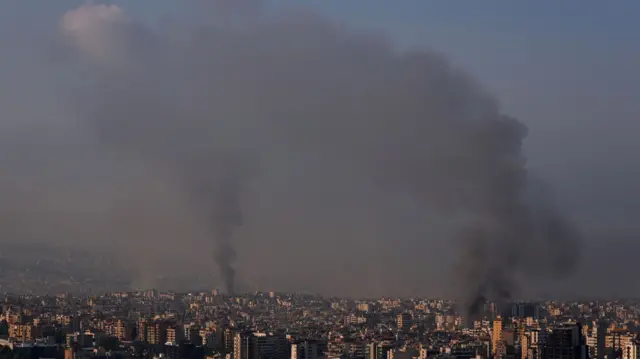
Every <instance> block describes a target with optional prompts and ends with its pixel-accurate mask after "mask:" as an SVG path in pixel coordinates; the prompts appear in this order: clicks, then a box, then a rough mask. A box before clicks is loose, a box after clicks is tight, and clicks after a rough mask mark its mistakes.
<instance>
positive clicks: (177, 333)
mask: <svg viewBox="0 0 640 359" xmlns="http://www.w3.org/2000/svg"><path fill="white" fill-rule="evenodd" d="M183 339H184V330H180V328H178V327H175V326H173V327H169V328H167V343H172V344H180V342H181V341H182V340H183Z"/></svg>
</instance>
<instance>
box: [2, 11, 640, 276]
mask: <svg viewBox="0 0 640 359" xmlns="http://www.w3.org/2000/svg"><path fill="white" fill-rule="evenodd" d="M83 3H84V1H76V0H60V1H35V0H34V1H26V0H9V1H7V2H6V3H5V4H3V5H4V6H3V11H1V12H0V43H2V44H3V46H2V47H0V57H4V56H5V55H7V56H8V55H9V54H12V55H15V56H17V59H20V58H21V57H28V56H29V55H28V54H29V53H28V52H25V51H23V50H25V49H26V48H28V46H25V44H26V43H28V42H29V41H36V42H37V41H38V38H39V37H41V36H43V35H42V34H43V33H44V34H47V33H53V32H54V31H53V30H52V29H56V27H57V26H58V22H59V21H60V19H61V17H62V16H63V15H64V14H65V13H66V12H67V11H68V10H70V9H73V8H75V7H77V6H78V5H80V4H83ZM110 3H115V4H118V5H119V6H120V7H122V8H123V9H124V10H125V11H126V12H127V13H129V14H131V15H132V16H133V17H134V18H136V19H139V20H142V21H143V22H145V23H146V24H147V25H149V26H151V27H155V26H160V25H159V24H162V23H167V22H170V21H171V19H173V18H179V19H180V21H184V20H185V19H186V20H187V21H191V20H190V19H193V20H192V21H198V19H197V18H196V17H194V12H193V11H190V10H192V6H196V5H194V4H196V3H197V2H196V1H194V2H192V3H190V5H185V4H187V2H177V1H170V0H153V1H124V0H121V1H112V2H110ZM292 4H294V5H304V6H308V7H311V8H314V9H316V10H317V11H319V12H321V13H324V14H326V15H328V16H329V17H331V18H333V19H335V20H337V21H340V22H342V23H344V24H345V25H347V26H348V27H354V28H372V29H379V30H381V31H382V32H384V33H386V34H387V35H388V36H390V37H391V38H392V39H393V40H394V41H395V42H396V44H398V45H400V46H402V47H406V48H429V49H433V50H435V51H438V52H442V53H444V54H445V55H446V56H447V57H449V58H450V59H451V61H452V62H453V63H454V64H455V65H457V66H460V67H462V68H464V69H466V70H468V71H469V72H470V73H472V74H473V75H474V76H475V77H476V78H478V79H479V80H480V81H481V82H482V83H483V85H485V86H486V87H488V88H489V89H490V90H491V91H492V92H493V93H494V94H495V95H496V96H497V98H498V100H499V101H500V103H501V105H502V106H503V109H504V110H505V111H506V112H508V113H509V114H510V115H513V116H515V117H517V118H518V119H519V120H520V121H522V122H524V123H525V124H526V125H527V126H528V127H529V135H528V137H527V139H526V142H525V154H526V156H527V157H528V159H529V168H530V169H532V170H533V171H535V174H536V175H537V176H540V177H542V178H544V179H545V181H547V182H549V183H550V184H551V185H552V186H553V187H554V190H555V192H556V197H557V199H558V202H559V205H560V206H561V207H564V208H566V212H567V213H568V215H569V216H571V217H573V218H574V219H576V220H577V221H578V223H579V224H580V226H581V227H582V228H583V229H585V231H586V232H588V234H589V236H588V237H589V239H588V241H587V245H588V246H591V247H593V248H599V247H598V246H605V245H606V243H607V241H610V240H615V239H617V238H625V240H623V241H621V242H618V241H616V243H618V244H616V245H615V246H613V245H612V246H611V247H612V248H613V249H611V251H610V252H606V255H607V256H608V257H607V258H606V259H605V263H606V266H611V267H612V268H611V270H612V271H614V273H623V272H624V271H626V270H628V269H629V268H628V267H625V266H623V265H617V266H616V265H614V264H611V262H622V263H625V262H626V261H627V260H629V259H630V258H628V257H626V256H628V255H629V254H626V253H627V252H633V251H635V246H636V245H635V243H634V242H633V241H634V240H636V239H637V238H638V233H640V224H639V223H638V220H637V218H638V217H639V216H640V165H638V163H640V158H639V157H640V155H639V154H638V153H639V150H640V145H638V144H637V140H636V137H637V134H638V133H639V132H640V119H639V118H640V101H638V99H640V45H639V43H638V41H637V34H638V33H639V32H640V23H638V21H637V19H638V18H640V3H638V2H633V1H626V2H602V1H596V0H585V1H567V2H557V1H528V2H512V1H506V0H504V1H498V0H495V1H492V0H486V1H477V2H464V3H463V2H452V1H420V0H414V1H410V0H406V1H402V2H389V1H382V0H368V1H366V2H355V1H340V0H318V1H292V0H291V1H285V0H282V1H275V0H274V1H272V4H271V6H273V8H274V9H279V8H281V7H285V6H289V5H292ZM18 29H19V32H16V30H18ZM6 61H9V60H6ZM0 63H1V61H0ZM43 71H44V70H43ZM0 75H2V76H4V78H0V80H6V79H9V78H11V74H10V71H6V69H5V71H1V70H0ZM0 90H2V91H7V90H6V88H2V89H0ZM14 90H15V91H17V92H20V91H24V92H26V91H31V89H23V88H20V86H16V87H15V88H14ZM0 93H2V92H0ZM0 100H1V99H0ZM597 252H598V251H596V250H592V251H591V253H597ZM601 253H604V252H601ZM587 257H588V258H595V254H593V255H592V257H589V256H587ZM587 262H588V261H587Z"/></svg>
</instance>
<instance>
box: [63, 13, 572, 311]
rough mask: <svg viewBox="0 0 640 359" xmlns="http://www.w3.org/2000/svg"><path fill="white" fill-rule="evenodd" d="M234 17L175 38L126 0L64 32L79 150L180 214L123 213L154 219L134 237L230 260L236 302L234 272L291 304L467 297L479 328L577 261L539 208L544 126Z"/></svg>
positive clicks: (554, 220)
mask: <svg viewBox="0 0 640 359" xmlns="http://www.w3.org/2000/svg"><path fill="white" fill-rule="evenodd" d="M233 9H234V7H225V16H224V17H225V21H221V20H220V19H218V18H216V17H215V16H213V17H212V18H211V19H209V21H207V22H203V23H198V24H185V23H181V22H180V21H174V22H170V23H167V24H168V25H166V26H165V27H147V26H145V25H144V24H142V23H140V22H137V21H135V19H132V18H130V17H129V16H128V15H127V14H126V13H125V12H124V11H123V10H122V9H120V8H119V7H117V6H115V5H109V6H107V5H83V6H81V7H79V8H77V9H75V10H71V11H69V12H67V13H66V14H65V15H64V17H63V18H62V19H61V22H60V26H61V34H62V36H61V37H62V39H63V41H62V42H63V43H64V44H63V45H64V46H61V47H60V49H61V51H62V52H65V51H66V52H65V54H66V56H64V57H61V58H62V59H63V60H62V61H60V63H59V64H58V66H59V67H60V68H61V69H60V73H64V74H66V75H65V76H67V81H65V82H63V83H59V87H58V88H57V91H58V92H59V93H60V94H61V95H60V96H61V97H63V98H64V104H65V106H66V109H67V110H68V112H69V113H72V114H73V118H74V119H75V121H76V122H75V126H77V128H81V129H82V131H81V133H82V134H81V135H78V136H79V137H81V138H84V139H86V140H87V141H88V142H91V141H93V142H92V145H93V146H94V147H95V148H96V151H98V152H100V153H101V154H102V155H105V156H106V154H108V155H109V156H111V157H110V158H116V159H115V160H113V161H114V165H113V166H112V167H111V168H112V169H113V172H114V173H117V174H118V176H122V174H123V173H130V172H131V171H132V168H136V167H137V166H138V165H139V168H136V171H135V173H136V175H135V176H133V177H134V178H135V183H137V184H141V186H142V187H141V188H144V183H145V181H154V182H156V183H162V186H161V187H162V190H158V191H157V192H153V193H154V195H153V196H151V197H146V196H142V195H141V194H136V193H135V192H136V191H132V192H126V193H128V195H130V196H132V197H134V198H136V196H137V198H138V199H137V200H138V201H139V202H141V203H146V202H148V201H149V199H148V198H154V200H158V196H160V197H161V198H164V197H163V196H166V198H170V200H167V201H166V203H167V204H168V205H169V204H171V203H174V204H175V208H176V212H175V216H176V218H177V219H176V223H175V224H171V225H170V226H169V224H167V223H166V221H164V220H163V219H162V218H167V217H160V216H158V220H157V221H155V222H154V221H153V218H154V216H156V212H155V211H156V209H154V206H152V205H148V206H145V207H144V208H145V209H144V213H136V212H135V211H132V210H131V209H129V210H127V205H123V206H120V207H118V206H116V207H113V206H110V207H109V208H110V210H109V211H108V213H111V214H112V213H113V211H115V212H117V213H118V210H119V209H120V210H125V211H126V216H125V217H127V218H137V216H142V215H144V216H145V218H149V222H145V223H137V224H135V225H134V226H133V227H131V226H130V227H127V228H128V229H126V230H125V229H122V231H118V233H123V232H124V233H127V232H129V233H134V232H135V233H136V235H135V236H133V235H131V234H129V235H128V236H127V238H130V239H129V240H130V241H132V243H133V242H136V243H138V242H139V243H141V244H140V247H141V248H156V247H157V248H163V246H165V245H166V244H167V243H173V244H174V245H175V246H176V247H179V248H182V249H183V250H184V251H186V252H188V253H192V254H193V255H194V256H196V255H198V254H200V252H202V251H205V250H206V251H208V252H213V253H214V254H213V258H214V260H215V262H216V264H217V266H218V268H219V272H220V275H221V276H222V277H223V282H224V285H225V286H226V289H227V290H228V291H229V292H234V291H236V288H235V286H236V278H235V275H236V270H237V271H238V273H239V274H240V273H244V275H246V276H248V275H251V274H253V275H255V274H258V273H259V274H260V275H261V276H262V277H261V278H260V279H259V280H260V281H261V284H260V285H261V286H270V287H272V288H276V289H283V290H290V289H297V290H313V291H320V292H326V293H330V294H350V295H381V294H398V295H401V294H422V293H441V294H442V293H444V294H454V293H455V294H457V295H458V296H459V298H460V299H461V300H462V301H463V302H464V303H465V305H466V309H467V311H468V312H469V314H471V315H475V314H477V312H478V311H479V309H480V307H481V303H483V302H484V301H485V299H493V300H502V301H506V300H509V299H510V298H512V297H514V296H517V295H518V292H519V289H518V287H517V285H516V284H517V283H518V282H519V281H520V280H523V279H526V278H532V277H542V278H546V279H551V278H553V277H555V276H557V275H558V274H560V273H563V272H566V271H568V270H570V269H571V268H572V267H573V266H574V262H575V261H574V259H575V256H574V252H573V248H575V246H574V244H575V241H577V240H578V235H577V234H576V232H575V230H574V229H573V228H572V227H571V226H570V225H569V224H567V221H566V220H565V219H564V218H563V217H562V216H561V215H560V214H558V210H556V208H555V207H554V206H553V204H552V203H551V202H550V201H548V200H547V199H546V198H544V196H541V195H540V194H539V193H538V194H535V195H531V180H530V178H529V176H528V174H527V169H526V161H525V158H524V156H523V154H522V151H521V147H522V141H523V140H524V138H525V137H526V135H527V129H526V128H525V126H524V125H523V124H522V123H520V122H519V121H517V120H516V119H514V118H512V117H510V116H508V115H506V114H504V113H502V112H501V110H500V107H499V105H498V103H497V101H496V100H495V99H494V98H493V96H491V95H490V94H489V93H487V91H485V89H484V88H483V87H482V86H481V85H480V84H478V83H477V82H476V81H475V80H474V79H473V78H472V77H471V76H469V75H468V74H466V73H465V72H464V71H462V70H460V69H458V68H455V67H454V66H452V65H451V63H450V62H449V61H448V60H447V59H446V58H445V57H444V56H442V55H441V54H437V53H434V52H429V51H417V50H415V51H399V50H398V49H396V48H395V46H394V44H393V43H392V42H390V41H388V40H387V39H385V38H384V37H381V36H378V35H374V34H370V33H367V32H358V31H354V30H348V29H346V28H344V27H342V26H340V25H338V24H334V23H332V22H330V21H328V20H326V19H324V18H322V17H320V16H317V15H315V14H313V13H309V12H305V11H299V10H292V11H288V12H279V13H276V14H273V13H268V12H264V13H256V12H255V11H250V12H248V11H244V10H240V11H239V14H238V15H237V16H240V17H242V18H243V19H244V20H247V21H228V20H229V17H231V16H234V14H233V12H234V10H233ZM122 158H126V159H127V163H128V164H127V166H124V165H121V164H120V163H119V160H118V159H122ZM95 161H99V160H98V158H97V157H95ZM94 165H95V166H98V167H99V165H98V164H94ZM114 176H115V175H114ZM125 177H127V178H129V177H128V176H125ZM121 180H122V179H121ZM125 183H133V182H127V181H125ZM136 188H137V187H136ZM111 191H112V192H111V193H122V190H121V189H120V188H119V187H117V186H112V188H111ZM143 192H144V191H140V193H143ZM544 193H545V194H547V193H548V191H547V190H546V189H545V190H544ZM120 196H122V194H121V195H120ZM93 205H94V206H97V204H95V203H93ZM101 212H102V211H101ZM117 213H116V214H117ZM121 215H122V214H121ZM112 224H113V225H114V226H115V228H123V227H122V222H120V221H116V222H113V223H112ZM201 225H202V227H201ZM149 226H150V227H153V226H156V227H157V228H155V229H154V232H153V233H152V235H149V234H148V232H147V230H148V229H149V228H148V227H149ZM142 228H144V230H142ZM169 228H170V229H173V231H174V232H173V233H175V236H173V235H172V236H169V235H165V234H163V232H168V230H167V229H169ZM177 228H180V230H177ZM185 228H191V230H189V231H187V230H184V229H185ZM194 228H196V229H197V230H196V229H194ZM111 231H113V229H111ZM201 231H202V232H203V233H206V234H202V233H201ZM138 234H140V235H138ZM142 243H144V244H142ZM158 251H160V250H158ZM154 255H155V254H154ZM198 258H200V257H198ZM436 261H440V262H437V265H430V264H429V262H434V263H436ZM193 262H195V260H193ZM452 262H453V263H452ZM191 264H192V263H190V262H187V261H185V262H182V267H183V268H188V267H189V266H190V265H191ZM444 265H446V266H447V267H445V268H450V267H448V266H449V265H453V266H454V267H452V268H455V270H454V271H453V272H454V273H455V277H454V278H453V279H451V278H449V277H443V276H442V275H439V274H438V273H441V271H438V270H434V269H435V268H440V267H442V266H444ZM398 278H404V279H403V280H398ZM451 283H453V284H451ZM443 288H444V289H443Z"/></svg>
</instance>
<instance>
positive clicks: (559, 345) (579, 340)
mask: <svg viewBox="0 0 640 359" xmlns="http://www.w3.org/2000/svg"><path fill="white" fill-rule="evenodd" d="M587 357H588V355H587V347H586V343H585V340H584V338H583V336H582V331H581V330H580V325H578V324H568V325H564V326H560V327H556V328H553V330H552V331H551V333H549V335H548V336H547V340H546V342H545V343H544V344H541V345H540V358H541V359H586V358H587Z"/></svg>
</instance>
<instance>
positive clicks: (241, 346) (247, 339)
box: [233, 332, 252, 359]
mask: <svg viewBox="0 0 640 359" xmlns="http://www.w3.org/2000/svg"><path fill="white" fill-rule="evenodd" d="M251 337H252V333H251V332H237V333H235V334H234V337H233V359H250V354H251V345H250V344H251Z"/></svg>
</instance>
